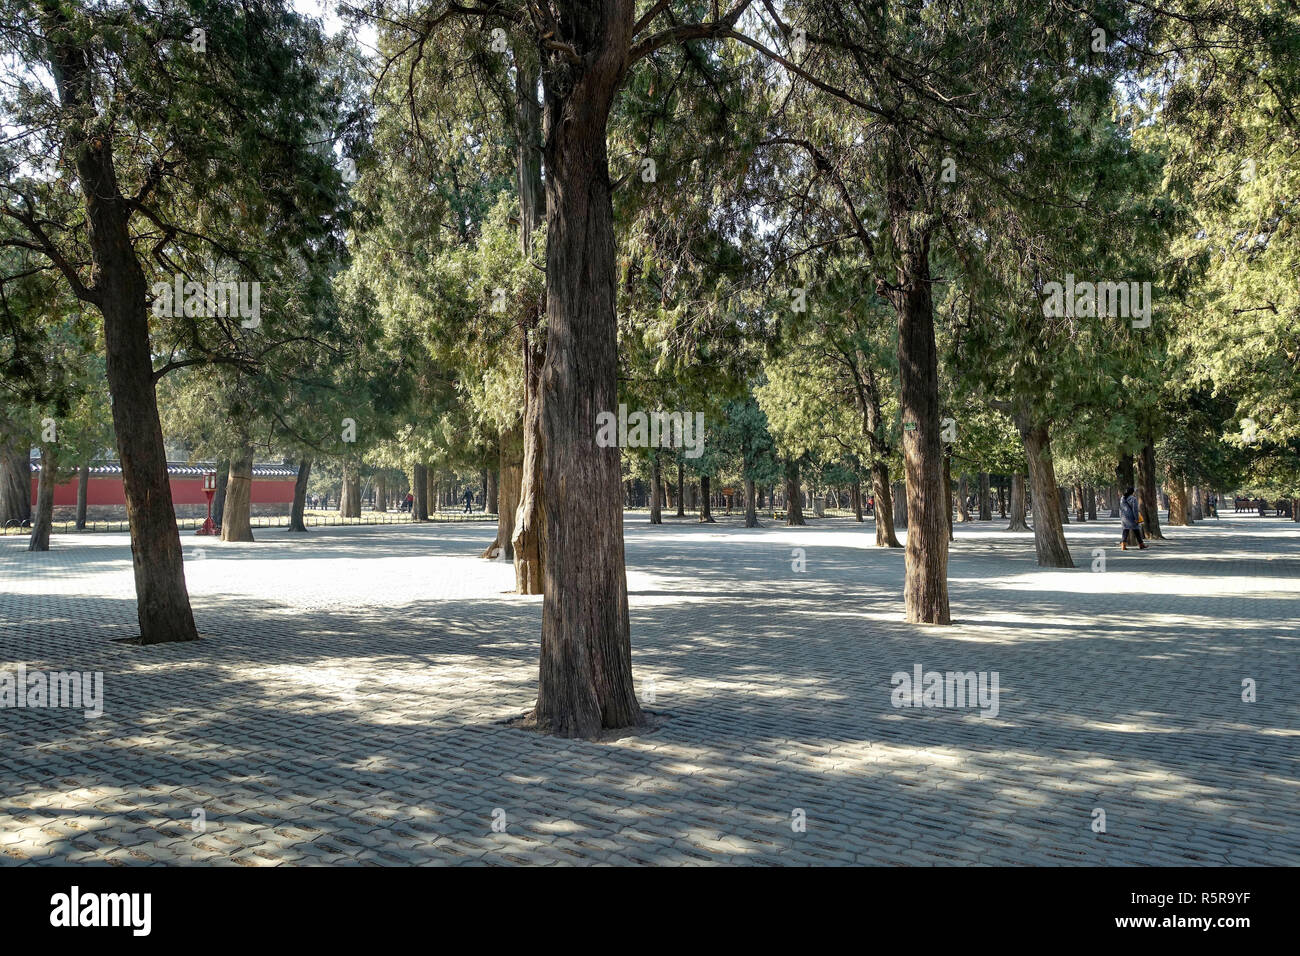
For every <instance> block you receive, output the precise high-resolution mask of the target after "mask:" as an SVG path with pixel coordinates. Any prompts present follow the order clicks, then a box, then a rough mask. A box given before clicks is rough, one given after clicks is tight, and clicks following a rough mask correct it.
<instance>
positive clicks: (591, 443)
mask: <svg viewBox="0 0 1300 956" xmlns="http://www.w3.org/2000/svg"><path fill="white" fill-rule="evenodd" d="M633 9H634V4H633V3H632V0H605V2H597V0H584V2H573V3H568V4H566V5H565V8H564V10H565V15H564V16H562V17H561V18H560V19H559V21H558V23H557V27H558V35H557V36H555V37H554V38H553V39H554V41H555V42H556V43H557V44H564V45H567V47H568V48H570V49H571V50H572V51H574V52H575V53H576V56H574V57H569V56H565V55H562V54H561V53H559V52H556V51H551V52H548V53H547V60H546V63H545V67H544V70H543V72H544V79H545V87H546V90H545V124H544V127H543V128H544V130H545V162H546V221H547V240H546V242H547V249H546V317H547V327H548V331H547V342H546V362H545V365H544V366H543V369H542V383H541V398H542V402H541V411H542V442H543V456H542V457H543V465H542V486H543V487H544V488H545V489H546V493H545V495H544V496H543V506H542V507H543V515H544V517H543V521H542V527H543V534H544V536H545V543H544V544H543V548H542V552H543V554H545V556H546V560H545V564H544V568H543V574H544V580H543V586H542V590H543V593H544V599H543V602H542V644H541V666H540V671H539V680H538V687H537V710H536V719H537V724H538V726H539V727H541V728H543V729H547V730H549V731H551V732H552V733H555V734H558V735H560V736H563V737H595V736H596V735H597V734H599V733H600V731H601V729H602V728H616V727H628V726H633V725H636V724H639V723H641V720H642V716H641V707H640V704H639V703H638V702H637V698H636V691H635V688H634V686H633V682H632V643H631V633H630V625H629V620H628V604H627V574H626V570H625V566H624V559H623V509H622V508H621V507H620V501H619V493H618V491H619V483H620V474H619V471H620V458H619V449H618V448H616V447H610V448H602V447H599V446H598V445H597V444H596V429H595V422H596V416H597V414H598V413H599V412H601V411H610V410H612V409H615V408H617V403H618V381H617V377H618V323H617V319H616V315H615V282H616V277H615V264H614V211H613V205H612V202H611V197H610V178H609V159H608V155H607V150H606V142H605V129H606V124H607V123H608V120H609V110H610V107H611V105H612V103H613V98H614V95H615V93H616V92H617V90H618V88H619V86H620V85H621V83H622V80H623V76H624V72H625V70H626V68H627V65H628V64H627V56H628V50H629V49H630V44H631V38H632V23H633Z"/></svg>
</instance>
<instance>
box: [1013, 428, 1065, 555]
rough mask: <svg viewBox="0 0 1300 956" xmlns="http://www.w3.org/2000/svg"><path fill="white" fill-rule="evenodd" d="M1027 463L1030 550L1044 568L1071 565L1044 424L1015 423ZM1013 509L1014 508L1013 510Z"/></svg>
mask: <svg viewBox="0 0 1300 956" xmlns="http://www.w3.org/2000/svg"><path fill="white" fill-rule="evenodd" d="M1019 427H1020V437H1021V438H1022V439H1023V440H1024V443H1025V458H1026V460H1027V461H1028V463H1029V489H1030V493H1031V494H1033V496H1034V550H1035V551H1036V552H1037V554H1038V564H1039V566H1040V567H1044V568H1072V567H1074V559H1073V558H1072V557H1070V548H1069V546H1068V545H1067V544H1066V543H1065V528H1064V527H1063V526H1062V524H1061V495H1060V491H1059V489H1058V488H1057V484H1056V468H1055V465H1054V464H1053V462H1052V441H1051V438H1050V436H1049V435H1048V431H1047V426H1046V425H1037V424H1029V423H1027V422H1025V421H1024V420H1023V419H1022V420H1021V423H1020V424H1019ZM1013 510H1014V509H1013Z"/></svg>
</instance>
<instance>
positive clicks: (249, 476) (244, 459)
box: [221, 446, 253, 541]
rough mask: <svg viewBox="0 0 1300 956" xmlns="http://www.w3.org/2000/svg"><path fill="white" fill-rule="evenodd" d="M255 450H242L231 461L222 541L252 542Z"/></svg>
mask: <svg viewBox="0 0 1300 956" xmlns="http://www.w3.org/2000/svg"><path fill="white" fill-rule="evenodd" d="M252 493H253V450H252V448H249V447H248V446H245V447H244V448H242V449H241V450H240V451H239V452H238V453H237V454H235V455H234V456H232V457H231V459H230V481H229V484H228V486H227V488H226V513H225V515H224V516H223V517H224V520H223V521H222V523H221V540H222V541H252V540H253V524H252Z"/></svg>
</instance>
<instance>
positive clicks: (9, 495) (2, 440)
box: [0, 419, 32, 528]
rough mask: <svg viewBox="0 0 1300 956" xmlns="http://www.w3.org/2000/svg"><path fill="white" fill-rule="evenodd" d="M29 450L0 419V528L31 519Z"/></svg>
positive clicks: (21, 438) (18, 436)
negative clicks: (10, 523)
mask: <svg viewBox="0 0 1300 956" xmlns="http://www.w3.org/2000/svg"><path fill="white" fill-rule="evenodd" d="M30 454H31V447H30V445H29V444H28V441H27V438H26V437H25V436H24V435H22V434H20V433H19V431H18V429H17V428H15V427H13V425H12V423H7V422H6V421H5V420H4V419H0V528H3V527H4V526H5V525H7V524H9V522H11V521H12V522H16V523H17V524H18V525H19V526H22V525H25V524H28V523H29V522H30V521H31V520H32V466H31V459H30V457H29V456H30Z"/></svg>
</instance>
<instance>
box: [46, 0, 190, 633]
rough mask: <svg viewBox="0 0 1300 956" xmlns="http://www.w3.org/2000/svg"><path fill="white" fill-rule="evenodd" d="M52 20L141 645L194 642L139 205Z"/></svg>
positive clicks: (83, 67) (72, 53) (61, 20)
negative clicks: (121, 180)
mask: <svg viewBox="0 0 1300 956" xmlns="http://www.w3.org/2000/svg"><path fill="white" fill-rule="evenodd" d="M51 17H52V18H53V19H56V21H57V23H58V26H59V27H60V29H58V30H55V31H51V33H52V35H54V36H56V37H57V38H56V39H54V40H53V41H52V42H51V44H50V48H49V49H50V60H51V65H52V66H53V67H54V73H55V75H56V78H57V79H56V82H57V85H58V91H59V97H60V100H61V101H62V105H63V107H64V109H65V112H66V113H67V114H68V115H69V116H72V117H75V119H73V120H71V121H70V122H69V123H68V124H67V125H66V127H65V129H64V134H65V138H64V146H65V148H66V149H67V152H68V155H70V156H72V157H74V163H75V166H76V170H77V179H78V181H79V186H80V193H81V196H82V197H83V200H84V202H85V206H86V224H87V229H86V238H87V241H88V244H89V248H90V257H91V260H92V263H93V271H92V275H93V276H94V277H95V285H94V288H93V290H92V291H91V295H90V301H93V302H94V304H95V305H96V306H97V307H98V308H99V310H100V312H101V314H102V315H103V318H104V364H105V373H106V377H107V379H108V390H109V395H110V397H111V400H112V402H111V404H112V413H113V427H114V431H115V433H116V435H117V449H118V458H119V459H120V460H121V463H122V486H123V491H124V493H125V497H126V514H127V521H128V523H129V524H130V527H131V556H132V565H133V569H134V572H135V589H136V604H137V607H136V612H137V616H138V618H139V622H140V642H141V643H142V644H161V643H165V642H170V641H192V640H196V639H197V638H198V631H197V630H196V629H195V626H194V614H193V611H192V610H191V609H190V598H189V591H188V590H187V588H186V586H185V565H184V555H183V553H182V551H181V536H180V529H179V528H178V527H177V524H176V509H175V508H174V507H173V506H172V496H171V483H170V481H169V480H168V475H167V453H166V449H165V447H164V444H163V434H162V425H161V423H160V422H159V419H158V399H157V395H156V393H155V390H154V370H153V349H152V347H151V343H150V341H149V314H148V309H149V305H148V288H147V285H146V280H145V275H144V270H143V269H142V268H141V266H140V261H139V259H138V258H137V256H136V251H135V246H134V243H133V238H132V230H131V215H132V209H133V207H132V206H131V203H130V201H129V200H127V199H126V198H125V197H124V196H123V195H122V193H121V191H120V190H119V188H118V178H117V171H116V170H115V169H114V166H113V143H114V139H113V135H112V131H111V129H109V128H108V127H107V125H106V124H105V123H104V122H103V121H102V120H101V119H100V117H99V116H98V115H97V114H96V104H95V103H94V102H92V101H90V100H89V99H88V91H89V90H90V89H91V86H92V84H91V83H90V82H89V81H88V79H87V76H86V73H87V70H88V69H89V67H88V63H89V59H88V54H87V52H86V51H85V50H84V49H82V48H80V47H78V46H76V45H75V42H76V41H74V40H73V39H72V37H73V36H74V35H75V33H74V31H72V30H71V29H69V28H68V25H67V20H66V15H65V14H64V13H63V12H62V11H61V9H60V10H59V12H57V13H52V14H51ZM82 297H83V298H86V296H85V295H83V296H82ZM26 494H27V495H29V496H30V494H31V489H30V486H29V487H28V489H27V491H26Z"/></svg>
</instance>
